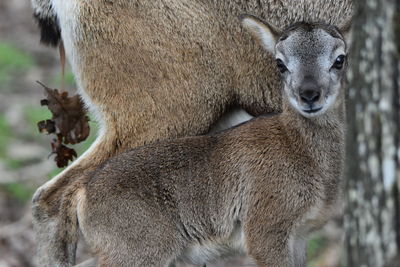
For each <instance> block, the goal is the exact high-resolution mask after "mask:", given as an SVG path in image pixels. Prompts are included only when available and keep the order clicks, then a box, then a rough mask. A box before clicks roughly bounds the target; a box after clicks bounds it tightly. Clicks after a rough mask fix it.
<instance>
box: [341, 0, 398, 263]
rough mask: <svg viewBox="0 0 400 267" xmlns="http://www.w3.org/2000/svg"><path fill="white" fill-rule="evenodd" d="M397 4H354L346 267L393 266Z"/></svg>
mask: <svg viewBox="0 0 400 267" xmlns="http://www.w3.org/2000/svg"><path fill="white" fill-rule="evenodd" d="M399 40H400V0H355V13H354V20H353V38H352V48H351V62H350V65H351V67H350V70H349V75H348V78H349V91H348V105H347V106H348V109H347V110H348V138H347V160H346V162H347V163H346V177H345V181H346V182H345V192H346V203H347V205H346V211H345V230H346V238H345V243H346V252H347V253H346V259H345V263H346V265H347V266H351V267H358V266H371V267H372V266H373V267H380V266H400V195H399V189H400V162H399V158H400V143H399V138H400V99H399V97H400V77H399V76H400V71H399V70H400V63H399V62H400V60H399V59H400V42H399Z"/></svg>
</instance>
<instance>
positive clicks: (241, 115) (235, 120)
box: [209, 108, 253, 133]
mask: <svg viewBox="0 0 400 267" xmlns="http://www.w3.org/2000/svg"><path fill="white" fill-rule="evenodd" d="M252 118H253V116H251V115H250V114H249V113H247V112H246V111H245V110H244V109H240V108H236V109H232V110H231V111H229V112H227V113H225V114H224V115H222V117H221V118H220V119H219V120H218V121H217V122H216V123H215V124H214V126H213V127H212V128H211V129H210V132H209V133H217V132H220V131H223V130H225V129H229V128H232V127H234V126H236V125H238V124H241V123H243V122H246V121H248V120H251V119H252Z"/></svg>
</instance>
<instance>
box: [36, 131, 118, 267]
mask: <svg viewBox="0 0 400 267" xmlns="http://www.w3.org/2000/svg"><path fill="white" fill-rule="evenodd" d="M108 140H110V139H108ZM112 154H113V146H112V145H111V144H107V142H105V141H104V138H103V137H99V138H98V139H97V140H96V142H95V143H93V145H92V146H91V148H90V149H89V150H88V151H87V152H86V153H85V154H83V155H82V156H81V157H80V158H79V159H78V160H77V161H76V162H75V163H74V164H72V165H71V166H70V167H68V168H67V169H66V170H64V171H63V172H62V173H60V174H59V175H57V176H56V177H54V178H53V179H52V180H50V181H49V182H47V183H46V184H44V185H43V186H41V187H40V188H39V189H38V190H37V191H36V192H35V194H34V197H33V200H32V213H33V224H34V228H35V231H36V240H37V245H38V251H37V252H38V261H39V263H40V266H51V267H54V266H73V265H74V263H75V250H76V243H75V242H71V240H64V238H63V237H61V236H60V233H61V232H62V231H63V229H61V228H62V227H63V223H64V222H63V219H62V217H61V215H62V214H63V211H62V210H61V203H62V201H66V200H67V201H68V199H66V198H68V197H71V196H70V195H68V194H67V193H66V192H67V188H69V187H70V186H71V184H73V183H74V182H75V181H77V180H78V179H79V178H80V177H82V176H84V175H86V174H87V173H88V172H90V171H91V170H92V169H93V168H94V167H96V166H97V165H99V164H100V163H101V162H102V161H104V160H105V159H107V158H108V157H109V156H110V155H112Z"/></svg>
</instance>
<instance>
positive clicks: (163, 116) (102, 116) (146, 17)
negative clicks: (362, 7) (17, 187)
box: [33, 0, 352, 264]
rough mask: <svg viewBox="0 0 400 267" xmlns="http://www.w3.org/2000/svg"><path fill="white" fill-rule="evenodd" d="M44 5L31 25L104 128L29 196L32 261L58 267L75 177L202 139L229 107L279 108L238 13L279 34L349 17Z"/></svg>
mask: <svg viewBox="0 0 400 267" xmlns="http://www.w3.org/2000/svg"><path fill="white" fill-rule="evenodd" d="M53 2H54V3H53V4H52V3H51V2H50V1H47V0H34V1H33V3H34V7H35V10H36V12H37V13H39V14H40V15H39V17H46V16H48V17H50V18H55V17H57V19H58V20H59V25H60V28H61V35H62V38H63V40H64V43H65V48H66V52H67V56H68V57H69V58H70V60H71V65H72V68H73V71H74V74H75V76H76V78H77V82H78V85H79V88H80V90H81V93H82V94H83V95H84V100H85V102H86V103H87V104H88V105H89V107H90V108H91V109H92V111H93V112H94V113H95V114H96V115H97V116H98V119H99V120H100V121H101V124H102V125H103V126H104V127H103V133H102V134H101V136H100V137H99V140H98V142H96V144H95V145H93V147H92V148H91V151H90V152H89V153H87V154H85V155H84V156H82V157H81V158H80V160H79V161H78V162H77V163H75V164H73V165H72V166H70V167H69V168H67V170H65V171H64V172H62V173H61V174H60V175H59V176H57V177H56V178H54V181H52V182H51V183H48V184H46V185H44V186H43V187H41V188H40V189H39V190H38V191H37V192H36V194H35V197H34V201H33V202H34V205H33V208H34V215H35V225H36V229H37V231H38V238H39V241H40V242H41V243H43V244H42V245H41V247H42V249H41V252H40V254H41V255H42V258H54V257H53V256H52V254H57V255H60V256H59V257H58V258H60V259H59V260H58V261H59V262H64V261H71V260H70V259H68V258H69V257H68V256H65V255H64V254H63V252H62V251H61V252H60V251H58V248H57V246H56V245H54V244H56V243H57V237H55V235H54V232H58V231H59V230H57V229H56V228H57V226H54V227H53V226H50V225H57V223H58V221H59V214H60V213H61V214H62V213H63V211H62V210H61V211H60V205H61V203H62V201H63V199H64V200H65V201H66V202H68V201H69V200H68V195H67V193H66V191H68V189H66V188H67V187H68V186H71V187H72V188H75V187H76V185H74V183H75V182H74V181H75V179H77V177H80V176H84V175H85V173H88V172H90V170H92V169H93V168H95V167H96V166H98V165H99V164H100V163H102V162H104V160H106V159H107V158H109V157H110V156H113V155H116V154H118V153H120V152H122V151H124V150H126V149H128V148H132V147H136V146H139V145H143V144H145V143H150V142H152V141H155V140H161V139H168V138H175V137H181V136H187V135H195V134H201V133H206V132H207V131H208V130H209V129H210V126H211V125H213V124H214V123H215V122H216V120H217V119H218V118H219V117H220V116H221V114H222V113H224V112H226V111H228V110H229V109H230V108H231V107H234V106H239V107H242V108H244V109H246V111H248V112H249V113H251V114H253V115H259V114H263V113H269V112H276V111H279V110H280V109H281V103H280V102H281V100H280V99H281V92H280V83H279V79H278V77H279V76H278V74H277V73H276V69H275V66H274V60H273V59H272V57H271V55H270V54H269V53H267V52H265V51H264V50H262V49H261V47H260V46H259V45H258V44H255V43H254V42H252V41H250V37H249V35H248V34H247V33H243V31H242V29H241V27H240V26H239V24H238V19H237V17H238V15H239V14H242V13H252V14H255V15H257V16H261V17H267V18H268V20H269V21H271V22H272V23H274V24H276V25H277V26H280V27H282V26H287V25H289V24H291V23H292V22H294V21H299V20H305V21H318V20H321V21H325V22H329V23H333V24H339V22H340V21H342V20H344V19H345V18H346V17H348V16H349V15H350V13H351V9H352V5H351V1H349V0H346V1H340V2H337V1H322V0H306V1H277V0H274V1H271V0H269V1H263V0H262V1H256V0H254V1H197V0H196V1H174V0H169V1H137V0H135V1H133V0H129V1H128V0H112V1H106V0H102V1H78V0H71V1H55V0H54V1H53ZM49 3H50V4H49ZM61 3H63V4H65V5H66V6H65V7H63V6H61ZM41 5H43V6H44V7H43V9H41V8H39V7H40V6H41ZM38 6H39V7H38ZM71 6H73V8H72V7H71ZM75 8H76V9H75ZM40 12H42V13H40ZM64 12H65V14H66V15H63V13H64ZM51 227H53V228H52V229H50V228H51ZM42 235H43V236H42ZM49 240H50V241H49ZM48 243H51V244H53V245H52V248H50V250H49V248H48ZM52 249H54V250H57V251H56V252H54V253H53V252H52V251H51V250H52ZM73 250H74V248H71V249H69V250H68V251H69V252H68V253H66V254H73V252H72V251H73ZM66 259H67V260H66ZM48 261H54V259H53V260H50V259H44V262H48ZM44 264H45V263H44Z"/></svg>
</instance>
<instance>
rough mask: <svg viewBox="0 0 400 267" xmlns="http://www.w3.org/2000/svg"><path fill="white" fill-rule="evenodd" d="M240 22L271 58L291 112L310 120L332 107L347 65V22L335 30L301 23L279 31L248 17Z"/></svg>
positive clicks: (330, 26) (333, 27)
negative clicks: (280, 77)
mask: <svg viewBox="0 0 400 267" xmlns="http://www.w3.org/2000/svg"><path fill="white" fill-rule="evenodd" d="M242 23H243V26H244V27H245V28H247V29H248V30H250V32H251V33H252V34H253V35H254V36H256V37H257V38H258V39H259V40H260V41H261V43H262V44H263V46H264V47H265V48H266V49H267V50H268V51H270V52H271V53H272V54H273V55H274V56H275V59H276V64H277V67H278V69H279V71H280V72H281V74H282V80H283V85H284V91H285V93H286V96H287V99H288V100H289V102H290V104H291V105H292V107H293V108H294V109H295V110H297V111H298V112H299V113H300V114H302V115H303V116H305V117H314V116H318V115H321V114H323V113H325V112H326V111H327V110H328V109H329V108H330V107H331V106H332V105H333V103H334V102H335V100H336V98H337V96H338V94H339V93H340V90H341V83H342V80H343V77H344V70H345V68H346V65H347V64H346V63H347V62H346V60H347V50H348V49H347V46H346V42H345V36H347V35H348V34H347V33H348V29H349V28H350V27H349V25H350V24H349V23H345V25H346V26H344V27H343V28H341V29H339V28H337V27H335V26H332V25H327V24H322V23H303V22H302V23H296V24H293V25H291V26H289V27H288V28H286V29H284V30H282V31H281V30H279V29H277V28H276V27H275V26H273V25H271V24H269V23H267V22H264V21H262V20H260V19H258V18H255V17H253V16H249V15H245V16H243V17H242Z"/></svg>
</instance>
